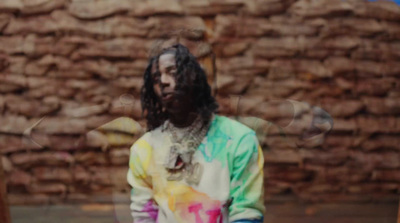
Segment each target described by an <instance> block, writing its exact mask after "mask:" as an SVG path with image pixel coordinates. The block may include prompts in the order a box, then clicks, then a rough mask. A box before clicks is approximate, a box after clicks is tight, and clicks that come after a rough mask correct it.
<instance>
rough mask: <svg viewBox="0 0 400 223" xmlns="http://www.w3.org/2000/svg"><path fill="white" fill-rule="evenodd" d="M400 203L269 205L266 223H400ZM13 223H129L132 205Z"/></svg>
mask: <svg viewBox="0 0 400 223" xmlns="http://www.w3.org/2000/svg"><path fill="white" fill-rule="evenodd" d="M398 211H399V207H398V203H397V202H384V203H383V202H380V203H368V204H364V203H358V204H354V203H352V204H346V203H326V204H304V203H298V202H283V203H281V202H276V203H269V204H267V213H266V215H265V221H264V222H274V223H336V222H337V223H339V222H340V223H360V222H362V223H396V222H398V219H397V216H398ZM11 215H12V222H13V223H46V222H57V223H92V222H93V223H117V222H118V223H127V222H130V223H131V222H132V218H131V216H130V212H129V204H122V203H121V204H116V205H110V204H86V205H48V206H13V207H11Z"/></svg>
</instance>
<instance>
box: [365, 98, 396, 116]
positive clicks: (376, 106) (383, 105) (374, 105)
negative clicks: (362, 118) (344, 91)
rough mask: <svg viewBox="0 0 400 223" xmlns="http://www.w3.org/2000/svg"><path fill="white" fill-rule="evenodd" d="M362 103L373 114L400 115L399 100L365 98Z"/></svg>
mask: <svg viewBox="0 0 400 223" xmlns="http://www.w3.org/2000/svg"><path fill="white" fill-rule="evenodd" d="M362 102H363V103H364V104H365V106H366V108H367V111H368V112H369V113H371V114H376V115H396V114H399V113H400V102H399V99H397V98H378V97H364V98H362Z"/></svg>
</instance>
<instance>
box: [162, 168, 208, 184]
mask: <svg viewBox="0 0 400 223" xmlns="http://www.w3.org/2000/svg"><path fill="white" fill-rule="evenodd" d="M202 175H203V166H202V165H201V164H200V163H195V164H188V165H185V166H184V168H183V169H176V170H168V176H167V180H168V181H180V180H182V179H185V180H186V182H187V183H188V184H194V185H198V184H199V183H200V180H201V177H202Z"/></svg>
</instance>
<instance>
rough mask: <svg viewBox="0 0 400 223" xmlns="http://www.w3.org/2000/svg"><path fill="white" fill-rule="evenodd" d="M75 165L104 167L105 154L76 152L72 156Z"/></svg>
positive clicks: (105, 161)
mask: <svg viewBox="0 0 400 223" xmlns="http://www.w3.org/2000/svg"><path fill="white" fill-rule="evenodd" d="M74 159H75V160H76V162H77V163H81V164H84V165H94V164H99V165H105V164H107V163H108V160H107V157H106V154H104V153H99V152H78V153H75V154H74Z"/></svg>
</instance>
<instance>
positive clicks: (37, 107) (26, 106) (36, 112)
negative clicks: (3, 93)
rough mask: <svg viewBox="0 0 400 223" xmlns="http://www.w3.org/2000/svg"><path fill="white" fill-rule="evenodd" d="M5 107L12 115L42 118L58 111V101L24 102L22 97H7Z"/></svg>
mask: <svg viewBox="0 0 400 223" xmlns="http://www.w3.org/2000/svg"><path fill="white" fill-rule="evenodd" d="M6 106H7V108H8V110H9V111H11V112H13V113H14V114H18V115H23V116H25V117H42V116H44V115H47V114H50V113H53V112H55V111H57V110H58V109H59V106H60V104H59V101H57V100H47V101H46V100H44V101H40V102H39V101H37V100H32V99H31V100H26V99H24V98H22V97H13V96H10V97H7V98H6Z"/></svg>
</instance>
